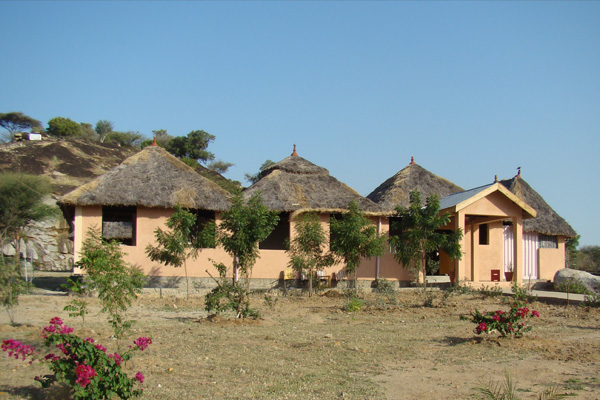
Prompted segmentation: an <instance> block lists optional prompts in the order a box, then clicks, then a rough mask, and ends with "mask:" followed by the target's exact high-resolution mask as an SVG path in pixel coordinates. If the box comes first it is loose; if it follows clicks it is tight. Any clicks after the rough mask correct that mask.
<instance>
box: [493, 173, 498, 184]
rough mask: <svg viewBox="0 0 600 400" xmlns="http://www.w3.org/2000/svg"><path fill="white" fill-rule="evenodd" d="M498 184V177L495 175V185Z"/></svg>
mask: <svg viewBox="0 0 600 400" xmlns="http://www.w3.org/2000/svg"><path fill="white" fill-rule="evenodd" d="M497 182H498V175H494V183H497Z"/></svg>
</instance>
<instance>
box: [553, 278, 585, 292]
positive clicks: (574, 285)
mask: <svg viewBox="0 0 600 400" xmlns="http://www.w3.org/2000/svg"><path fill="white" fill-rule="evenodd" d="M554 289H555V290H556V291H559V292H563V293H574V294H587V295H589V294H591V293H590V291H589V289H588V288H587V287H586V286H585V285H584V283H583V282H582V281H581V279H578V278H575V277H569V278H568V279H566V280H564V281H562V282H561V283H559V284H558V285H556V284H555V285H554Z"/></svg>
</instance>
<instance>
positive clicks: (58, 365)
mask: <svg viewBox="0 0 600 400" xmlns="http://www.w3.org/2000/svg"><path fill="white" fill-rule="evenodd" d="M42 338H43V339H44V344H45V345H46V346H47V347H51V346H54V347H56V348H57V349H58V350H60V353H62V356H61V355H60V354H55V353H52V352H50V353H48V354H47V355H46V356H44V357H42V358H38V354H37V353H36V351H35V348H33V347H31V346H28V345H25V344H23V343H21V342H19V341H17V340H12V339H8V340H4V341H3V342H2V350H3V351H5V352H8V356H9V357H14V358H15V359H18V358H21V359H22V360H23V361H25V360H26V359H27V358H28V357H31V360H30V361H29V363H30V364H31V363H32V362H33V361H35V360H38V361H40V362H41V363H45V364H48V368H50V370H51V371H52V372H53V373H54V375H51V376H44V377H35V380H36V381H38V382H40V383H41V384H42V386H43V387H48V386H50V385H51V384H52V383H53V382H56V381H58V382H62V383H64V384H66V385H67V386H68V387H69V388H70V389H71V396H72V398H74V399H112V398H114V397H115V396H117V397H118V398H120V399H129V398H132V397H139V396H140V395H141V394H142V389H141V388H138V387H137V385H138V384H142V383H144V375H143V374H142V373H141V372H138V373H137V374H136V375H135V378H133V379H131V378H129V377H128V376H127V375H126V374H125V373H124V372H123V370H122V368H121V366H122V365H123V364H124V363H125V362H127V361H128V360H130V359H131V358H132V355H133V352H134V351H137V350H140V351H143V350H145V349H146V348H147V347H148V346H149V345H150V344H152V339H150V338H147V337H140V338H138V339H136V340H134V341H133V344H134V346H129V350H127V351H126V352H124V353H121V354H119V353H113V354H108V353H107V350H106V348H105V347H104V346H102V345H101V344H94V339H92V338H86V339H82V338H80V337H78V336H76V335H74V334H73V328H71V327H69V326H67V325H63V322H62V320H61V319H60V318H56V317H55V318H52V319H51V320H50V325H48V326H46V327H45V328H44V329H43V331H42Z"/></svg>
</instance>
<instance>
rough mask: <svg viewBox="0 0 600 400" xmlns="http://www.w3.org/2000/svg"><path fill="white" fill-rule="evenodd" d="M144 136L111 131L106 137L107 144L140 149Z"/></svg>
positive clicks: (136, 133)
mask: <svg viewBox="0 0 600 400" xmlns="http://www.w3.org/2000/svg"><path fill="white" fill-rule="evenodd" d="M142 139H143V136H142V135H141V134H140V133H139V132H131V131H129V132H119V131H111V132H109V133H107V134H106V136H105V137H104V142H105V143H113V144H117V145H119V146H123V147H139V146H140V145H141V143H142Z"/></svg>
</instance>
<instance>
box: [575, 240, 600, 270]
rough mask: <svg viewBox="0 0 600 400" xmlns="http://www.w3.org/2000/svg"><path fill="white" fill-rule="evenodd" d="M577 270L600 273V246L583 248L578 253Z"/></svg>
mask: <svg viewBox="0 0 600 400" xmlns="http://www.w3.org/2000/svg"><path fill="white" fill-rule="evenodd" d="M577 269H581V270H584V271H587V272H600V246H582V247H581V248H579V251H578V252H577Z"/></svg>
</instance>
